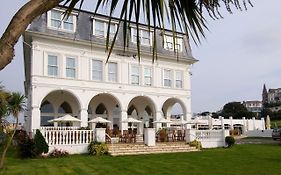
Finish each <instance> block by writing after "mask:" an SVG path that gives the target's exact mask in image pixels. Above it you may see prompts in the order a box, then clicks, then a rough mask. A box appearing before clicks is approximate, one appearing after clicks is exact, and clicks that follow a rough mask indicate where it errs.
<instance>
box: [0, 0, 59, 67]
mask: <svg viewBox="0 0 281 175" xmlns="http://www.w3.org/2000/svg"><path fill="white" fill-rule="evenodd" d="M62 1H63V0H30V1H29V2H28V3H26V4H25V5H24V6H23V7H22V8H21V9H19V11H18V12H17V13H16V14H15V15H14V17H13V18H12V20H11V22H10V24H9V25H8V27H7V29H6V30H5V32H4V34H3V35H2V37H1V39H0V70H2V69H3V68H4V67H5V66H6V65H8V64H9V63H10V62H11V61H12V59H13V57H14V46H15V44H16V43H17V41H18V39H19V37H20V36H21V34H22V33H23V32H24V31H25V30H26V28H27V26H28V25H29V24H30V23H31V22H32V21H33V20H34V19H35V18H36V17H37V16H39V15H41V14H43V13H45V12H47V11H48V10H50V9H52V8H54V7H56V6H58V5H59V3H60V2H62Z"/></svg>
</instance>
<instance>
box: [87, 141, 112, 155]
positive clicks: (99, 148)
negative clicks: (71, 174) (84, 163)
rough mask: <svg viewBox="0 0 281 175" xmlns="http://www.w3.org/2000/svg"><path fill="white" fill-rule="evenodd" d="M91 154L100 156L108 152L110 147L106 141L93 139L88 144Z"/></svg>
mask: <svg viewBox="0 0 281 175" xmlns="http://www.w3.org/2000/svg"><path fill="white" fill-rule="evenodd" d="M88 151H89V154H90V155H95V156H100V155H104V154H108V147H107V145H106V144H105V143H101V142H95V141H92V142H91V143H90V144H89V146H88Z"/></svg>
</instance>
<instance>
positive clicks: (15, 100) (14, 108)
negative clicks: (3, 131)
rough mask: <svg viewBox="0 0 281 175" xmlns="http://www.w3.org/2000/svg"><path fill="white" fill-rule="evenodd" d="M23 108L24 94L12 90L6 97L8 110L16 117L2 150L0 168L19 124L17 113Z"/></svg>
mask: <svg viewBox="0 0 281 175" xmlns="http://www.w3.org/2000/svg"><path fill="white" fill-rule="evenodd" d="M24 108H25V96H24V95H22V94H21V93H19V92H13V93H12V94H11V96H10V97H9V99H8V110H9V112H10V114H12V115H13V116H14V117H15V118H16V124H15V127H14V130H13V133H12V135H11V137H10V138H9V139H8V142H7V144H6V145H5V148H4V150H3V153H2V156H1V160H0V169H2V168H3V166H4V159H5V156H6V153H7V150H8V148H9V146H10V145H11V142H12V140H13V137H14V135H15V133H16V129H17V127H18V124H19V113H20V112H22V111H24Z"/></svg>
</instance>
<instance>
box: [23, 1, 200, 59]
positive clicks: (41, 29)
mask: <svg viewBox="0 0 281 175" xmlns="http://www.w3.org/2000/svg"><path fill="white" fill-rule="evenodd" d="M58 8H60V9H65V7H63V6H59V7H58ZM74 12H76V13H78V11H77V9H75V10H74ZM93 15H94V13H92V12H89V11H85V10H81V11H79V17H78V18H77V25H76V31H75V32H74V33H70V32H65V31H62V30H56V29H51V28H49V27H48V26H47V13H45V14H43V15H42V16H40V17H38V18H37V19H35V20H34V21H33V23H32V24H31V25H30V27H29V29H28V31H27V32H26V33H25V35H29V36H32V34H36V35H37V36H42V37H43V36H45V37H49V38H53V39H65V40H71V41H75V42H76V41H78V42H85V43H88V44H93V45H99V46H102V47H104V48H105V45H106V40H105V39H104V38H100V37H96V36H95V35H93V32H92V30H93V29H92V20H93ZM95 17H96V18H97V17H98V18H103V19H105V20H106V19H108V18H109V17H108V16H106V15H102V14H96V15H95ZM114 19H116V18H113V20H114ZM142 26H144V27H147V25H143V24H142ZM119 30H120V31H122V30H123V25H122V24H121V25H120V29H119ZM166 31H167V32H171V31H170V30H166ZM155 32H156V35H157V36H159V37H157V41H156V43H157V55H158V57H160V58H161V57H165V58H168V59H171V58H172V59H178V60H186V61H189V62H190V64H193V63H195V62H197V61H198V60H196V59H195V58H194V57H193V56H192V53H191V49H190V45H189V40H188V38H187V37H186V36H184V37H183V51H182V52H179V53H178V54H177V55H176V54H175V53H174V51H169V50H167V49H165V48H164V47H163V44H164V43H163V39H162V35H163V34H162V32H161V30H159V29H157V30H156V31H155ZM179 34H183V33H179ZM123 46H124V41H123V32H119V33H118V35H117V40H116V43H115V47H114V48H119V49H117V50H120V52H121V51H123ZM140 49H141V54H152V47H150V46H141V48H140ZM126 53H130V54H131V55H136V53H137V46H136V44H134V43H132V42H129V47H128V52H126Z"/></svg>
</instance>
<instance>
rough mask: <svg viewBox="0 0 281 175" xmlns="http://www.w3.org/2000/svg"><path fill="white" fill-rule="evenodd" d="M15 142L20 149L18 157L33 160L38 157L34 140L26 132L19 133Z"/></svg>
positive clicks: (20, 131)
mask: <svg viewBox="0 0 281 175" xmlns="http://www.w3.org/2000/svg"><path fill="white" fill-rule="evenodd" d="M15 142H16V145H17V147H18V155H19V157H20V158H23V159H24V158H33V157H36V156H37V154H36V152H35V143H34V141H33V139H31V138H29V136H28V135H27V133H26V131H24V130H19V131H17V133H16V135H15Z"/></svg>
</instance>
